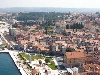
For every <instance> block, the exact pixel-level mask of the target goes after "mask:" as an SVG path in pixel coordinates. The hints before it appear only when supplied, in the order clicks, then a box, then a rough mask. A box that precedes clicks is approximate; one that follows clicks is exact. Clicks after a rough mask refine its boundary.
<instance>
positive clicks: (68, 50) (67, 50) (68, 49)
mask: <svg viewBox="0 0 100 75" xmlns="http://www.w3.org/2000/svg"><path fill="white" fill-rule="evenodd" d="M73 51H74V50H73V49H72V48H69V47H68V48H67V49H66V52H73Z"/></svg>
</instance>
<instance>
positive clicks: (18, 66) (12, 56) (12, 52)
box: [0, 50, 29, 75]
mask: <svg viewBox="0 0 100 75" xmlns="http://www.w3.org/2000/svg"><path fill="white" fill-rule="evenodd" d="M0 52H8V53H9V54H10V56H11V58H12V59H13V61H14V63H15V65H16V66H17V68H18V70H19V71H20V73H21V75H29V74H27V73H26V71H25V70H24V69H23V66H22V65H20V64H19V63H18V58H17V57H16V55H17V54H18V52H15V51H10V50H3V51H0Z"/></svg>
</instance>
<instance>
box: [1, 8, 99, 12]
mask: <svg viewBox="0 0 100 75" xmlns="http://www.w3.org/2000/svg"><path fill="white" fill-rule="evenodd" d="M69 11H70V12H100V8H53V7H12V8H0V12H69Z"/></svg>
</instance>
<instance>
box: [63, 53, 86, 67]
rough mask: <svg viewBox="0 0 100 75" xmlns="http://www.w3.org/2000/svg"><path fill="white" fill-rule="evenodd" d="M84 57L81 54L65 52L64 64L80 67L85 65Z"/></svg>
mask: <svg viewBox="0 0 100 75" xmlns="http://www.w3.org/2000/svg"><path fill="white" fill-rule="evenodd" d="M85 59H86V55H85V54H84V53H83V52H66V53H65V55H64V63H66V65H67V66H69V67H72V66H81V65H83V64H84V63H85Z"/></svg>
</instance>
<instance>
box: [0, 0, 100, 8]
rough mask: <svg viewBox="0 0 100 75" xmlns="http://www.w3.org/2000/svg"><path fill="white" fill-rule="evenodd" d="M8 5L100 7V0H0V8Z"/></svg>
mask: <svg viewBox="0 0 100 75" xmlns="http://www.w3.org/2000/svg"><path fill="white" fill-rule="evenodd" d="M8 7H61V8H100V0H0V8H8Z"/></svg>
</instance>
